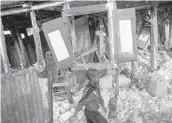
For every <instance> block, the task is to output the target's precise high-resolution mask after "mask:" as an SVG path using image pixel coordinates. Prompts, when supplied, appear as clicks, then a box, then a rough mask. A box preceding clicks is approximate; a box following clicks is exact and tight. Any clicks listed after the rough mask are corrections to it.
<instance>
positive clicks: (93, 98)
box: [79, 84, 104, 111]
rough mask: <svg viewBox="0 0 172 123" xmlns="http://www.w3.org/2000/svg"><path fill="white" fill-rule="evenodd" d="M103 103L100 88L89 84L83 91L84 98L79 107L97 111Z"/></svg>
mask: <svg viewBox="0 0 172 123" xmlns="http://www.w3.org/2000/svg"><path fill="white" fill-rule="evenodd" d="M103 103H104V102H103V98H102V96H101V93H100V90H99V88H96V87H93V86H92V85H91V84H88V85H87V86H86V87H85V89H84V91H83V96H82V98H81V100H80V101H79V105H80V106H81V107H83V106H85V108H86V109H88V110H89V111H97V110H98V109H99V105H100V104H101V105H102V104H103Z"/></svg>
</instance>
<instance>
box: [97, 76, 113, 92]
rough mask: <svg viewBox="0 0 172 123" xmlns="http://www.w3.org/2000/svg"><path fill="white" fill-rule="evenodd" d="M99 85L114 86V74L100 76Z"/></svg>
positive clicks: (104, 86)
mask: <svg viewBox="0 0 172 123" xmlns="http://www.w3.org/2000/svg"><path fill="white" fill-rule="evenodd" d="M99 86H100V88H102V89H111V88H112V75H106V76H103V77H101V78H100V82H99Z"/></svg>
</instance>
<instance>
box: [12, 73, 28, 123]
mask: <svg viewBox="0 0 172 123" xmlns="http://www.w3.org/2000/svg"><path fill="white" fill-rule="evenodd" d="M20 79H21V78H20V76H18V75H15V84H16V86H14V89H15V90H16V93H17V95H16V96H17V97H16V98H17V103H18V110H19V112H20V117H21V123H23V122H25V120H26V116H25V110H24V104H23V99H22V96H23V92H22V87H21V80H20Z"/></svg>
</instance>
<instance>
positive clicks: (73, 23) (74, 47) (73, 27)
mask: <svg viewBox="0 0 172 123" xmlns="http://www.w3.org/2000/svg"><path fill="white" fill-rule="evenodd" d="M70 19H71V39H72V47H73V52H75V51H76V33H75V19H74V16H72V17H70Z"/></svg>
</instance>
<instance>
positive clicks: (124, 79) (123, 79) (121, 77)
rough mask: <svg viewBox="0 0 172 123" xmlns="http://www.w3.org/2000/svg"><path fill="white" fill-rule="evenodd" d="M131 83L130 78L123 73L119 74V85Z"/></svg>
mask: <svg viewBox="0 0 172 123" xmlns="http://www.w3.org/2000/svg"><path fill="white" fill-rule="evenodd" d="M130 83H131V80H130V79H129V78H127V77H125V76H124V75H119V86H120V87H124V86H128V85H129V84H130Z"/></svg>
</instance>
